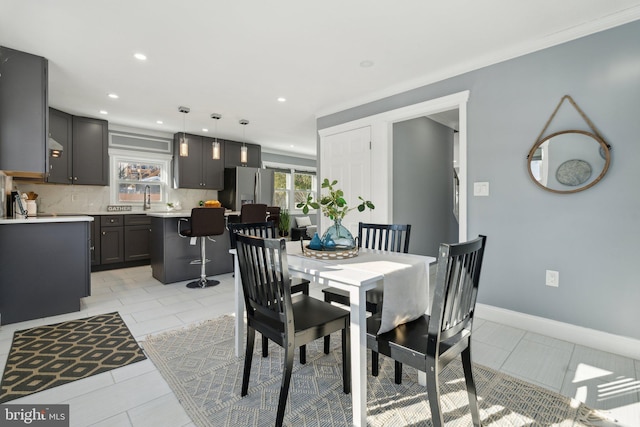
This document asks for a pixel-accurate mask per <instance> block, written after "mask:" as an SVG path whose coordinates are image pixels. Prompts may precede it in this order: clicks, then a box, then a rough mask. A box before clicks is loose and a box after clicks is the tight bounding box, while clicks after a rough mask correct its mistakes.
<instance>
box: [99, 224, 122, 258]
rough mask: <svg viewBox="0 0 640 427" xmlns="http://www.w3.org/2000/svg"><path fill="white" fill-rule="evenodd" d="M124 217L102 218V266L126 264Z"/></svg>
mask: <svg viewBox="0 0 640 427" xmlns="http://www.w3.org/2000/svg"><path fill="white" fill-rule="evenodd" d="M123 225H124V220H123V215H102V216H101V217H100V264H114V263H120V262H124V227H123Z"/></svg>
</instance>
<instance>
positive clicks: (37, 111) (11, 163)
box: [0, 46, 49, 177]
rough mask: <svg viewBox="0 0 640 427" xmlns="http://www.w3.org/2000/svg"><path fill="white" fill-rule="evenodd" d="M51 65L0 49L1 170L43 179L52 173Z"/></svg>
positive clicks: (15, 52) (21, 53)
mask: <svg viewBox="0 0 640 427" xmlns="http://www.w3.org/2000/svg"><path fill="white" fill-rule="evenodd" d="M47 67H48V63H47V60H46V59H45V58H43V57H41V56H36V55H32V54H29V53H26V52H20V51H18V50H14V49H9V48H7V47H3V46H0V170H4V171H6V172H7V174H8V175H14V176H22V177H41V176H43V174H45V173H46V172H47V169H48V163H47V162H48V156H47V135H48V131H47V129H48V126H49V124H48V114H47V106H48V99H47V90H48V76H47V71H48V68H47Z"/></svg>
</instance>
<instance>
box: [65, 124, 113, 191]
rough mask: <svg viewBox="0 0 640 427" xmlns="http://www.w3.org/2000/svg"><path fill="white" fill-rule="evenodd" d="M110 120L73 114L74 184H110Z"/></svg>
mask: <svg viewBox="0 0 640 427" xmlns="http://www.w3.org/2000/svg"><path fill="white" fill-rule="evenodd" d="M108 127H109V126H108V122H107V121H106V120H100V119H92V118H89V117H78V116H73V137H72V147H73V149H72V153H71V154H72V156H73V160H72V163H73V167H72V175H71V176H73V184H83V185H103V186H106V185H109V155H108V151H107V150H108V145H109V137H108Z"/></svg>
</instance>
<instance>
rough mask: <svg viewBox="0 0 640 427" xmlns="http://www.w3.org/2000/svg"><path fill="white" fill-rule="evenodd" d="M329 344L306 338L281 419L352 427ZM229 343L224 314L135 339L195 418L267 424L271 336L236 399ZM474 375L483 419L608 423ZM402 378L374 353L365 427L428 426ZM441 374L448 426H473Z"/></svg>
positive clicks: (275, 375) (274, 393)
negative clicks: (376, 362) (376, 366)
mask: <svg viewBox="0 0 640 427" xmlns="http://www.w3.org/2000/svg"><path fill="white" fill-rule="evenodd" d="M256 336H257V339H259V334H256ZM331 342H332V351H331V354H329V355H325V354H324V353H323V351H322V343H323V341H322V340H318V341H316V342H314V343H312V344H309V345H307V364H306V365H300V364H299V363H298V360H296V362H295V365H294V372H293V375H292V380H291V389H290V392H289V400H288V403H287V409H286V414H285V421H284V422H285V425H287V426H295V427H300V426H316V427H317V426H336V427H337V426H350V425H351V413H352V412H351V396H350V395H345V394H344V393H342V374H341V372H342V371H341V362H340V361H341V354H340V337H339V336H336V337H335V338H334V339H332V340H331ZM233 343H234V325H233V317H231V316H224V317H221V318H218V319H215V320H211V321H208V322H205V323H203V324H201V325H199V326H196V327H193V328H190V329H186V330H180V331H176V332H169V333H165V334H163V335H158V336H153V337H149V338H148V339H147V340H146V341H144V342H143V343H142V345H143V347H144V349H145V352H146V353H147V355H148V356H149V359H151V361H152V362H153V363H154V364H155V365H156V366H157V368H158V369H159V370H160V372H161V374H162V376H163V377H164V378H165V379H166V380H167V382H168V383H169V385H170V386H171V388H172V389H173V391H174V393H175V394H176V396H177V397H178V399H179V400H180V402H181V404H182V405H183V407H184V408H185V410H186V411H187V413H188V414H189V416H190V417H191V419H192V420H193V422H194V423H195V424H196V425H198V426H211V427H221V426H229V427H238V426H254V427H257V426H272V425H274V423H275V414H276V407H277V402H278V394H279V390H280V381H281V378H282V360H283V359H282V357H283V353H282V350H281V349H280V347H279V346H277V345H275V344H273V343H270V347H269V357H266V358H263V357H261V353H260V351H261V346H260V345H259V343H256V346H255V349H256V352H255V355H254V357H253V366H252V371H251V379H250V382H249V393H248V395H247V396H245V397H244V398H243V397H240V387H241V384H242V369H243V358H236V357H235V355H234V347H233ZM369 353H370V352H369ZM296 357H297V355H296ZM369 357H370V355H369ZM369 364H370V362H369ZM474 374H475V379H476V385H477V388H478V396H479V399H480V407H481V418H482V423H483V425H484V426H563V427H565V426H566V427H568V426H576V427H577V426H605V425H612V424H609V423H608V422H607V421H606V418H605V417H603V416H602V415H601V414H599V413H598V412H597V411H594V410H591V409H589V408H587V407H585V406H584V405H582V404H580V403H578V402H572V401H571V400H570V399H569V398H566V397H563V396H560V395H557V394H555V393H553V392H551V391H548V390H545V389H543V388H540V387H537V386H535V385H532V384H529V383H526V382H524V381H521V380H518V379H516V378H512V377H509V376H506V375H504V374H502V373H499V372H496V371H494V370H492V369H489V368H486V367H484V366H481V365H477V364H476V365H474ZM403 375H404V377H403V383H402V384H401V385H397V384H395V383H394V380H393V361H391V360H390V359H388V358H385V357H381V366H380V376H379V377H377V378H375V377H372V376H371V375H369V376H368V378H367V394H368V397H367V416H368V417H367V422H368V425H370V426H384V427H389V426H398V427H400V426H431V425H432V423H431V416H430V409H429V404H428V401H427V396H426V388H425V387H421V386H419V385H418V384H417V383H416V378H417V372H416V370H414V369H412V368H409V367H405V369H404V373H403ZM440 378H441V382H442V386H441V388H440V391H441V402H442V407H443V412H444V414H445V423H446V425H447V426H470V425H472V423H471V416H470V415H469V414H468V399H467V393H466V390H465V388H464V380H463V378H464V377H463V372H462V365H461V364H460V363H458V364H456V363H454V362H453V363H451V364H450V365H449V366H448V367H447V368H445V370H444V371H443V372H442V374H441V377H440Z"/></svg>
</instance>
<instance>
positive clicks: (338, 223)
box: [322, 219, 356, 251]
mask: <svg viewBox="0 0 640 427" xmlns="http://www.w3.org/2000/svg"><path fill="white" fill-rule="evenodd" d="M327 238H330V239H331V240H332V241H333V242H334V243H335V250H338V251H340V250H346V249H353V248H355V247H356V241H355V239H354V238H353V236H352V235H351V232H350V231H349V230H347V229H346V228H345V227H343V226H342V220H341V219H336V220H335V221H334V222H333V225H332V226H331V227H329V228H327V231H325V232H324V234H323V235H322V241H323V242H324V241H326V240H327Z"/></svg>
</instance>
